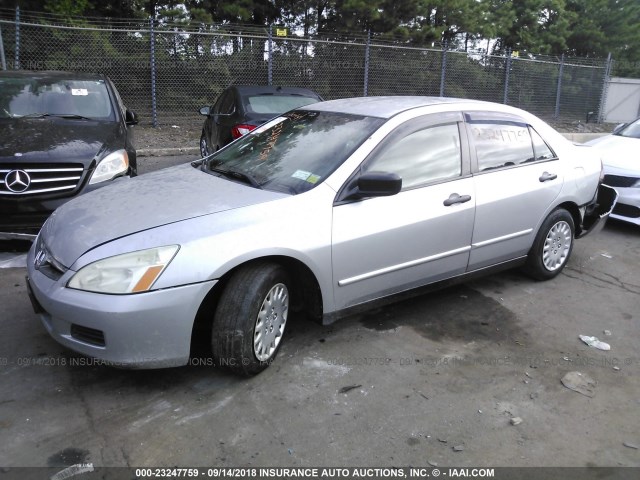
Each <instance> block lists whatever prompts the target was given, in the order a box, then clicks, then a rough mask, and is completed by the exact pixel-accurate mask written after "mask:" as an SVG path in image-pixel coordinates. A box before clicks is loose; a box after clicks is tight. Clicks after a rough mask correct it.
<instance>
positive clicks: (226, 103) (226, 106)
mask: <svg viewBox="0 0 640 480" xmlns="http://www.w3.org/2000/svg"><path fill="white" fill-rule="evenodd" d="M233 111H234V106H233V93H232V92H227V93H226V94H225V96H224V98H223V99H222V105H221V106H220V113H233Z"/></svg>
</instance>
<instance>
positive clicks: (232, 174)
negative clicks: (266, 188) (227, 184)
mask: <svg viewBox="0 0 640 480" xmlns="http://www.w3.org/2000/svg"><path fill="white" fill-rule="evenodd" d="M209 170H210V171H212V172H214V173H218V174H220V175H222V176H225V177H227V178H232V179H234V180H239V181H241V182H243V183H248V184H249V185H251V186H252V187H254V188H259V189H261V190H262V186H261V185H260V184H259V183H258V181H257V180H256V179H255V178H253V177H252V176H251V175H249V174H248V173H244V172H238V171H237V170H224V169H222V168H216V167H209Z"/></svg>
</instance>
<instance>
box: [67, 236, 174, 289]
mask: <svg viewBox="0 0 640 480" xmlns="http://www.w3.org/2000/svg"><path fill="white" fill-rule="evenodd" d="M179 248H180V247H179V246H178V245H169V246H166V247H158V248H150V249H148V250H140V251H138V252H131V253H125V254H124V255H116V256H115V257H110V258H105V259H104V260H98V261H97V262H93V263H90V264H89V265H87V266H86V267H83V268H81V269H80V270H79V271H78V273H76V274H75V275H74V276H73V277H72V278H71V280H69V283H68V285H67V286H68V287H69V288H75V289H77V290H85V291H87V292H98V293H117V294H127V293H139V292H146V291H148V290H149V289H151V287H152V286H153V284H154V283H155V281H156V280H157V279H158V277H160V274H161V273H162V272H163V271H164V269H165V268H167V265H169V263H170V262H171V260H172V259H173V257H174V256H175V254H176V253H177V251H178V249H179Z"/></svg>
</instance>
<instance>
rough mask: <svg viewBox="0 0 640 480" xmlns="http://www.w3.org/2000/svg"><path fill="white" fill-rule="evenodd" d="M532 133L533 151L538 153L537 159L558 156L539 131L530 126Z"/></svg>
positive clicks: (548, 158)
mask: <svg viewBox="0 0 640 480" xmlns="http://www.w3.org/2000/svg"><path fill="white" fill-rule="evenodd" d="M529 132H530V133H531V139H532V140H533V151H534V152H535V154H536V161H539V160H552V159H554V158H556V154H555V153H553V152H552V151H551V149H550V148H549V145H547V144H546V142H545V141H544V140H543V139H542V137H541V136H540V135H538V132H536V131H535V130H534V129H533V128H531V127H529Z"/></svg>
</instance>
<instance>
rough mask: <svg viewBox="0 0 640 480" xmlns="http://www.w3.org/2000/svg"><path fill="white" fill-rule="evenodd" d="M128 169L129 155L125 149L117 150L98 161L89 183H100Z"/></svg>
mask: <svg viewBox="0 0 640 480" xmlns="http://www.w3.org/2000/svg"><path fill="white" fill-rule="evenodd" d="M128 169H129V155H127V151H126V150H117V151H115V152H112V153H110V154H109V155H107V156H106V157H104V158H103V159H102V160H100V163H98V166H97V167H96V169H95V171H94V172H93V175H91V180H89V185H91V184H92V183H100V182H104V181H106V180H111V179H112V178H114V177H116V176H118V175H120V174H122V173H124V172H126V171H127V170H128Z"/></svg>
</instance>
